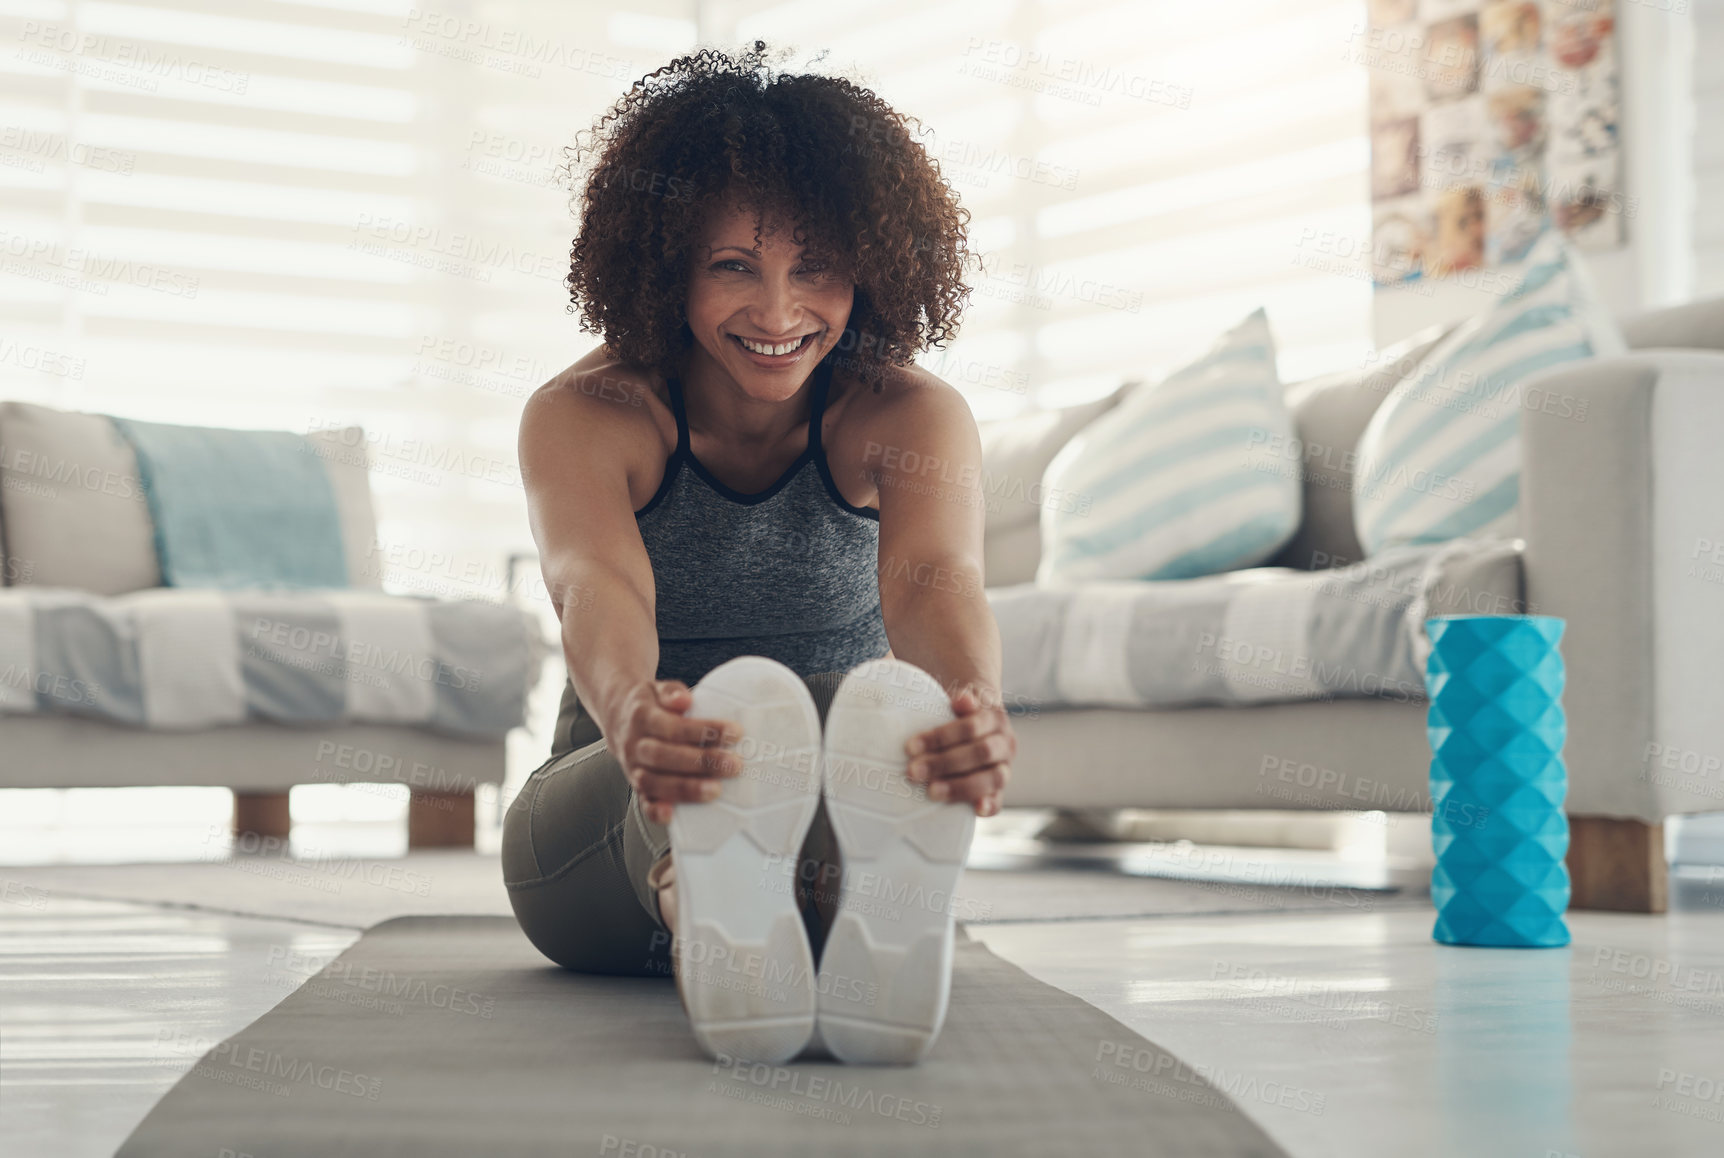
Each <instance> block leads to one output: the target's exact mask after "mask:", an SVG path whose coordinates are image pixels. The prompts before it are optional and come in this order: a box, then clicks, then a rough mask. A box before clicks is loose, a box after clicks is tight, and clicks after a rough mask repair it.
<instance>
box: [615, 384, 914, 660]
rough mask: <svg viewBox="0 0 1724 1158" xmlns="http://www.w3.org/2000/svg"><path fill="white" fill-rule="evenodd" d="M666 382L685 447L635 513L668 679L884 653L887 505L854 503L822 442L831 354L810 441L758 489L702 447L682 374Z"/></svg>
mask: <svg viewBox="0 0 1724 1158" xmlns="http://www.w3.org/2000/svg"><path fill="white" fill-rule="evenodd" d="M667 385H668V387H669V392H670V405H671V410H672V412H673V413H674V414H675V415H676V449H675V450H674V451H672V452H671V455H670V458H669V459H667V460H666V462H665V468H664V481H663V482H661V483H660V484H659V488H658V490H657V491H656V492H655V493H654V494H653V497H652V498H651V499H649V500H648V501H647V504H646V506H644V507H642V508H641V509H640V510H638V511H636V512H635V523H636V525H637V526H638V527H639V528H640V534H641V539H642V541H644V542H645V544H646V550H647V557H648V558H649V559H650V560H651V561H652V575H653V586H654V588H655V592H656V597H657V609H658V610H657V619H658V638H659V661H658V678H659V679H679V680H683V681H684V682H686V683H688V684H691V685H692V684H693V683H694V682H695V681H696V680H698V679H700V677H701V676H703V675H705V674H706V673H707V672H709V671H711V670H712V669H713V668H715V667H717V666H718V665H719V664H721V663H723V662H725V661H726V660H729V659H734V658H735V657H737V656H739V655H764V656H767V657H769V658H771V659H776V660H778V661H779V662H780V663H783V664H784V665H786V666H787V667H789V668H790V669H791V670H793V671H795V672H796V673H797V674H798V675H802V676H808V675H815V674H817V673H820V672H832V671H847V670H849V669H850V668H852V667H854V666H855V665H857V664H859V663H862V662H864V661H866V660H870V659H876V658H878V657H879V656H882V655H885V654H886V649H887V642H886V626H885V623H884V622H883V621H882V620H881V618H880V585H879V581H878V579H877V577H876V568H877V566H878V557H879V549H880V515H879V513H878V512H877V511H874V510H871V509H869V508H867V507H853V506H851V505H850V504H849V503H847V502H845V501H844V496H843V495H842V494H840V493H839V491H838V487H837V484H835V483H834V482H833V481H832V470H831V468H830V467H829V466H828V465H827V463H826V452H825V450H824V449H823V448H822V447H821V445H820V420H821V416H822V415H823V414H824V413H825V410H826V396H827V392H828V390H829V389H830V387H831V385H832V366H831V363H830V362H829V361H823V362H821V364H820V365H819V366H817V367H816V368H815V370H814V383H813V386H814V396H813V406H812V409H811V413H810V414H809V417H808V446H807V448H806V449H805V450H804V451H803V452H802V454H800V455H799V456H797V459H796V461H795V462H793V463H791V464H790V467H789V469H787V470H786V471H785V472H784V474H782V475H781V476H779V479H778V481H777V482H775V483H773V484H772V485H771V486H769V487H767V488H766V489H765V490H763V491H759V492H757V493H755V494H743V493H741V492H739V491H735V490H732V489H731V488H730V487H728V486H725V485H724V484H723V483H722V482H720V481H719V480H718V479H716V478H714V477H713V476H712V474H711V472H709V471H708V470H707V469H706V468H705V467H704V466H702V465H701V464H700V460H699V459H697V458H695V457H694V454H693V452H692V451H691V450H690V449H689V437H688V411H687V409H686V407H685V406H684V403H683V395H682V384H681V383H680V382H678V381H677V380H676V379H675V378H672V379H670V381H669V382H668V383H667Z"/></svg>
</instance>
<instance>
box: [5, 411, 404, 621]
mask: <svg viewBox="0 0 1724 1158" xmlns="http://www.w3.org/2000/svg"><path fill="white" fill-rule="evenodd" d="M305 437H306V438H307V439H308V444H307V445H308V449H309V450H310V451H311V452H312V453H315V454H316V455H317V456H318V457H319V458H320V459H322V460H323V466H324V472H325V473H326V474H327V475H328V476H329V482H330V485H331V487H332V488H333V489H334V491H335V506H336V511H337V513H338V515H339V517H340V519H341V541H342V547H343V549H344V551H345V553H346V556H347V574H348V581H349V582H350V583H351V584H352V586H354V587H360V588H369V589H373V590H376V589H380V588H381V587H382V585H383V584H382V560H381V557H380V556H379V555H378V553H377V548H376V538H377V518H376V515H375V514H374V512H373V508H372V504H371V475H370V471H369V466H368V462H369V460H368V456H367V443H366V440H365V432H364V430H362V429H361V428H360V427H357V426H351V427H344V428H341V429H329V430H317V431H313V432H312V433H310V434H308V435H306V436H305ZM0 511H3V512H4V519H3V521H0V527H3V528H4V532H5V537H4V542H5V547H6V558H5V560H4V568H3V572H4V579H5V581H6V582H7V583H9V584H15V585H18V586H38V587H74V588H77V589H78V590H81V591H89V592H91V593H93V594H96V595H124V594H126V593H127V592H129V591H137V590H140V589H142V588H146V587H157V586H160V585H161V582H162V572H161V564H160V561H159V560H158V559H157V557H156V541H155V524H154V523H153V522H152V521H151V519H150V509H149V504H148V502H147V501H146V500H145V498H144V492H143V483H142V481H141V480H140V478H139V476H138V458H137V454H136V453H135V452H134V451H133V450H132V445H131V443H129V442H127V441H126V440H125V438H124V437H122V436H121V434H120V432H119V430H118V429H116V428H115V426H114V423H113V420H112V419H110V418H109V417H108V416H107V415H105V414H84V413H80V412H77V411H69V410H56V409H54V408H52V407H49V406H37V405H33V404H31V403H27V402H0Z"/></svg>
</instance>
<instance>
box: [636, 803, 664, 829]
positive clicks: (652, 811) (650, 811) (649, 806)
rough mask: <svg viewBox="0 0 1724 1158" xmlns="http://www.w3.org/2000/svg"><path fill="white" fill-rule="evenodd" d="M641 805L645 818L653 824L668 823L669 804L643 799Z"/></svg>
mask: <svg viewBox="0 0 1724 1158" xmlns="http://www.w3.org/2000/svg"><path fill="white" fill-rule="evenodd" d="M641 805H642V809H643V810H644V811H645V812H646V818H647V819H648V820H650V821H652V822H653V823H654V824H669V823H670V814H671V806H670V805H669V804H665V803H663V802H651V801H646V800H643V801H642V802H641Z"/></svg>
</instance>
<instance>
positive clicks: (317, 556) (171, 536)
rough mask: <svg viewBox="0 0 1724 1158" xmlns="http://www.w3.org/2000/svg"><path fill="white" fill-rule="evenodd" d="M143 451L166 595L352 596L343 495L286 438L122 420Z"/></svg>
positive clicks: (299, 440)
mask: <svg viewBox="0 0 1724 1158" xmlns="http://www.w3.org/2000/svg"><path fill="white" fill-rule="evenodd" d="M113 421H114V425H115V426H116V427H117V428H118V429H119V431H120V433H121V434H122V435H124V436H125V438H126V441H128V442H130V443H131V444H132V449H133V450H135V451H136V452H137V457H138V473H139V475H140V476H142V478H143V479H144V481H145V484H146V487H145V489H146V491H147V493H148V496H149V507H150V518H151V520H152V521H153V522H154V523H155V528H156V558H157V561H158V562H159V563H160V564H161V569H162V583H163V585H164V586H168V587H222V588H235V589H244V588H253V587H265V586H268V587H275V586H281V587H324V588H327V587H345V586H346V585H347V558H346V552H345V550H344V548H343V546H342V535H341V513H340V511H339V509H338V508H337V507H336V505H335V488H334V486H333V485H332V484H331V483H330V481H329V472H328V471H327V470H326V469H325V468H324V465H323V462H322V461H321V460H320V459H319V458H318V457H317V456H316V455H314V454H312V453H311V450H312V445H311V443H309V442H307V441H306V440H305V439H304V438H303V437H301V436H300V435H298V434H294V433H292V432H291V431H286V430H230V429H225V428H222V427H214V426H181V425H177V424H173V423H166V422H143V421H140V420H138V419H135V418H115V419H114V420H113Z"/></svg>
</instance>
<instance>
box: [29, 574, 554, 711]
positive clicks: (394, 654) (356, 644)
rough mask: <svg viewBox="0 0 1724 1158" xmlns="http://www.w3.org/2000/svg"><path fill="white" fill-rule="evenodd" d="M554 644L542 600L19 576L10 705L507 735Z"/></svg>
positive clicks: (524, 707) (33, 709) (55, 709)
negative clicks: (121, 585) (82, 585)
mask: <svg viewBox="0 0 1724 1158" xmlns="http://www.w3.org/2000/svg"><path fill="white" fill-rule="evenodd" d="M549 646H550V645H549V643H548V641H547V640H545V639H544V637H543V634H542V632H541V631H540V629H539V626H538V619H537V616H536V613H533V612H529V611H527V610H524V609H521V608H517V607H512V606H506V605H502V604H496V603H491V602H487V601H484V600H476V599H473V600H449V601H439V600H431V599H421V598H417V597H410V596H394V595H384V594H381V593H379V592H371V591H346V590H334V591H316V592H312V591H218V590H214V589H205V588H177V587H157V588H152V589H148V590H142V591H135V592H131V593H129V594H127V595H122V596H117V597H114V598H102V597H100V596H96V595H92V594H89V593H88V592H83V591H74V590H70V589H67V588H41V587H14V588H8V589H6V590H0V712H10V713H19V714H26V715H38V714H46V715H76V716H89V717H93V718H96V719H103V720H107V721H109V722H111V723H120V724H129V725H136V726H143V727H147V728H151V729H159V730H165V729H199V728H212V727H220V726H224V725H231V724H237V723H242V722H244V721H247V720H268V721H271V722H274V723H281V724H297V725H330V724H343V723H376V724H404V725H409V726H415V727H424V728H430V729H433V730H437V731H443V732H449V733H452V734H456V735H465V736H501V735H503V734H505V733H506V732H508V731H509V729H511V728H513V727H516V726H518V725H519V724H521V723H522V722H523V721H524V719H525V713H526V705H527V696H528V694H529V692H530V691H531V689H532V687H533V685H534V684H535V683H536V682H537V681H538V678H539V675H540V671H541V669H542V666H543V662H544V659H545V657H546V655H547V654H548V649H549Z"/></svg>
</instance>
